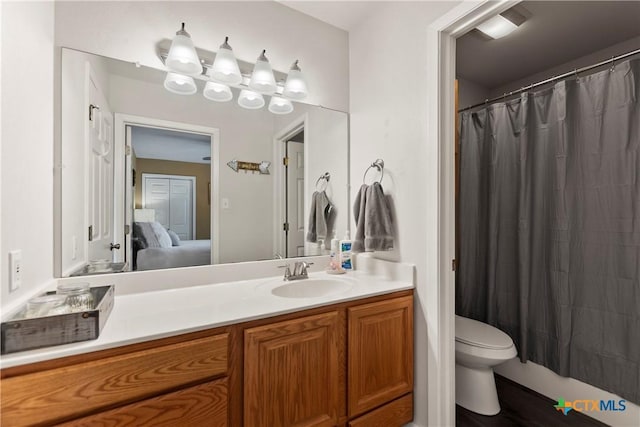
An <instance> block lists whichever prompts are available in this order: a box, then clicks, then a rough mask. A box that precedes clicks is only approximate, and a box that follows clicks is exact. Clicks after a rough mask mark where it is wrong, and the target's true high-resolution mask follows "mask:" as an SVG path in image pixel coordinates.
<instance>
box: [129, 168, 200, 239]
mask: <svg viewBox="0 0 640 427" xmlns="http://www.w3.org/2000/svg"><path fill="white" fill-rule="evenodd" d="M140 175H141V176H140V180H141V181H142V208H143V209H145V204H146V200H145V198H146V192H145V190H146V188H145V187H146V185H147V182H146V178H161V179H176V180H177V179H181V180H183V181H191V234H192V237H193V239H191V240H196V183H197V181H196V177H195V176H190V175H167V174H163V173H142V174H140ZM169 194H171V192H169Z"/></svg>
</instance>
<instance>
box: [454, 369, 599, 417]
mask: <svg viewBox="0 0 640 427" xmlns="http://www.w3.org/2000/svg"><path fill="white" fill-rule="evenodd" d="M496 387H497V388H498V399H499V400H500V407H501V408H502V410H501V411H500V413H499V414H498V415H495V416H493V417H487V416H484V415H479V414H476V413H474V412H471V411H468V410H466V409H464V408H462V407H460V406H457V405H456V425H457V426H458V427H514V426H536V427H538V426H539V427H564V426H581V427H589V426H600V427H602V426H606V424H603V423H601V422H599V421H597V420H595V419H593V418H590V417H588V416H586V415H584V414H581V413H579V412H576V411H570V412H569V413H568V414H567V415H566V416H565V415H563V414H562V413H560V412H558V411H557V410H556V409H555V408H554V407H553V405H555V404H556V402H555V401H553V400H551V399H549V398H548V397H546V396H543V395H541V394H540V393H537V392H535V391H533V390H531V389H528V388H526V387H524V386H522V385H520V384H517V383H515V382H513V381H511V380H509V379H507V378H504V377H501V376H500V375H496Z"/></svg>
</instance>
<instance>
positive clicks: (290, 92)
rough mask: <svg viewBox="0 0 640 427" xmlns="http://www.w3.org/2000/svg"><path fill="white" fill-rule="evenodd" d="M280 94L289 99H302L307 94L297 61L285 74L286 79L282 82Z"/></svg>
mask: <svg viewBox="0 0 640 427" xmlns="http://www.w3.org/2000/svg"><path fill="white" fill-rule="evenodd" d="M282 94H283V95H284V96H286V97H287V98H291V99H304V98H306V97H307V95H308V94H309V91H308V89H307V82H306V81H305V79H304V76H303V75H302V71H301V70H300V67H298V61H296V62H295V63H294V64H293V66H292V67H291V70H289V74H287V81H286V82H285V84H284V90H283V92H282Z"/></svg>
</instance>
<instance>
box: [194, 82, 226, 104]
mask: <svg viewBox="0 0 640 427" xmlns="http://www.w3.org/2000/svg"><path fill="white" fill-rule="evenodd" d="M202 95H204V97H205V98H207V99H209V100H211V101H216V102H227V101H231V100H232V99H233V94H232V93H231V89H229V86H227V85H223V84H222V83H216V82H207V84H206V85H205V86H204V90H203V91H202Z"/></svg>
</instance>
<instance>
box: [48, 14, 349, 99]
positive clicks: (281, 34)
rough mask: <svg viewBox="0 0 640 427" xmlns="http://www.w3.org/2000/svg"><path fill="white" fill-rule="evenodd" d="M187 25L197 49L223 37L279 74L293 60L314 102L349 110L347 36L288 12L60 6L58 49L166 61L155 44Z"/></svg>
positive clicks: (239, 51)
mask: <svg viewBox="0 0 640 427" xmlns="http://www.w3.org/2000/svg"><path fill="white" fill-rule="evenodd" d="M181 22H185V23H186V29H187V31H188V32H189V33H190V34H191V37H192V38H193V40H194V43H195V45H196V46H197V47H200V48H203V49H205V50H208V51H215V50H217V49H218V46H219V45H220V44H221V43H222V41H223V40H224V37H225V36H229V37H230V40H229V43H230V44H231V46H232V47H233V50H234V53H235V55H236V56H237V57H238V59H241V60H244V61H247V62H251V63H253V62H255V60H256V58H257V57H258V55H259V53H260V51H261V50H262V49H266V50H267V56H268V58H269V60H270V62H271V64H272V66H273V68H274V69H276V70H280V71H284V72H286V71H288V70H289V67H290V66H291V64H292V63H293V61H294V60H296V59H299V60H300V67H301V68H302V70H303V71H304V72H305V75H306V77H307V79H308V84H309V90H310V96H309V99H308V100H307V101H308V102H309V103H312V104H318V105H323V106H326V107H330V108H336V109H339V110H342V111H346V110H347V109H348V106H349V82H348V74H349V64H348V54H349V52H348V35H347V33H346V32H345V31H343V30H340V29H338V28H336V27H332V26H330V25H328V24H326V23H323V22H321V21H319V20H317V19H314V18H311V17H309V16H307V15H304V14H301V13H300V12H297V11H294V10H292V9H290V8H288V7H286V6H283V5H281V4H278V3H277V2H271V1H257V2H244V1H242V2H237V1H236V2H218V1H209V2H180V1H173V2H146V1H137V2H110V1H102V2H97V1H96V2H94V1H85V2H56V27H55V31H56V39H55V40H56V45H58V46H64V47H71V48H75V49H79V50H83V51H86V52H92V53H97V54H100V55H104V56H108V57H111V58H117V59H122V60H125V61H131V62H136V61H138V62H140V63H141V64H143V65H148V66H151V67H155V68H161V67H162V63H161V62H160V60H159V59H158V57H157V56H156V54H155V50H156V44H157V43H158V42H159V41H161V40H162V39H171V38H172V37H173V36H174V35H175V32H176V31H177V30H178V29H179V27H180V23H181Z"/></svg>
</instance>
